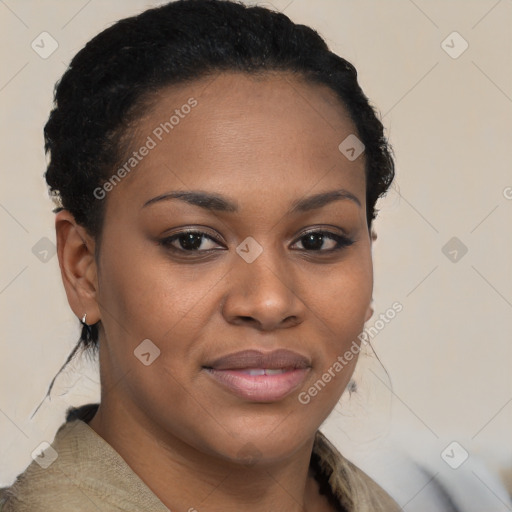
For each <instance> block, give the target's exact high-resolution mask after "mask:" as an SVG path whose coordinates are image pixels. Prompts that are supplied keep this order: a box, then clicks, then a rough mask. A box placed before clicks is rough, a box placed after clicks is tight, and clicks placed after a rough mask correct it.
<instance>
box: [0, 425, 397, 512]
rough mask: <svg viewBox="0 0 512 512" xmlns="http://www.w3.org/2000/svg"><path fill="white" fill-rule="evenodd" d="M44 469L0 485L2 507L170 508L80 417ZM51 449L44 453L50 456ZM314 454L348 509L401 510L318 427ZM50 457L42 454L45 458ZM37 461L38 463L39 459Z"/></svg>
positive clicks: (28, 510)
mask: <svg viewBox="0 0 512 512" xmlns="http://www.w3.org/2000/svg"><path fill="white" fill-rule="evenodd" d="M51 446H52V448H53V449H54V450H55V451H56V452H57V454H58V455H57V458H56V459H55V460H54V461H53V462H52V463H51V464H50V465H49V466H47V467H46V469H44V468H43V467H42V466H44V465H45V459H44V458H38V460H34V461H33V462H32V463H31V464H30V465H29V466H28V467H27V468H26V469H25V471H24V472H23V473H21V474H20V475H18V477H17V478H16V481H15V482H14V483H13V484H12V486H11V487H7V488H3V489H0V512H38V511H41V512H42V511H45V512H48V511H52V512H60V511H66V512H68V511H70V510H72V511H74V512H96V511H101V512H118V511H125V512H144V511H147V512H170V511H169V509H168V508H167V507H166V506H165V505H164V504H163V503H162V502H161V501H160V500H159V499H158V497H157V496H156V495H155V494H154V493H153V492H152V491H151V490H150V489H149V487H148V486H147V485H146V484H145V483H144V482H143V481H142V480H141V479H140V478H139V477H138V476H137V475H136V474H135V473H134V472H133V471H132V469H131V468H130V467H129V466H128V464H127V463H126V462H125V461H124V459H123V458H122V457H121V456H120V455H119V453H117V452H116V451H115V450H114V449H113V448H112V447H111V446H110V445H109V444H108V443H107V442H106V441H105V440H104V439H103V438H102V437H101V436H99V435H98V434H97V433H96V432H95V431H94V430H93V429H92V428H91V427H90V426H89V425H88V424H87V423H86V422H85V421H83V420H82V419H79V418H77V419H73V420H69V421H67V422H65V423H63V424H62V425H61V427H60V428H59V430H58V431H57V433H56V435H55V439H54V441H53V443H52V445H51ZM52 453H53V452H52V450H50V449H48V450H47V451H45V455H44V457H52ZM313 454H317V455H318V460H319V464H320V467H321V468H322V470H323V471H324V473H325V478H326V479H328V483H329V485H330V487H331V489H332V491H333V493H334V495H335V496H336V497H337V499H338V500H339V510H341V511H343V510H344V511H346V512H356V511H357V512H399V511H400V510H401V509H400V507H399V506H398V505H397V503H396V502H395V501H394V500H393V499H392V498H391V497H390V496H389V495H388V494H387V493H386V492H385V491H384V490H383V489H382V488H381V487H379V486H378V485H377V484H376V483H375V482H374V481H373V480H372V479H370V477H369V476H367V475H366V474H365V473H363V472H362V471H361V470H360V469H358V468H357V467H356V466H354V465H353V464H352V463H351V462H349V461H348V460H347V459H345V458H344V457H343V456H342V455H341V454H340V453H339V452H338V451H337V450H336V448H335V447H334V446H333V445H332V444H331V443H330V442H329V441H328V440H327V438H326V437H325V436H324V435H323V434H322V433H321V432H317V434H316V439H315V443H314V447H313ZM48 460H49V459H46V461H48ZM38 461H41V464H40V463H39V462H38Z"/></svg>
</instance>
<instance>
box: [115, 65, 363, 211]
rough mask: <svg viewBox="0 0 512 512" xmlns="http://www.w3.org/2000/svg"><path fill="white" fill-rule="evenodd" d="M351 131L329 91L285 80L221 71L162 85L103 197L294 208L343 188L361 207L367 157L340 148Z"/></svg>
mask: <svg viewBox="0 0 512 512" xmlns="http://www.w3.org/2000/svg"><path fill="white" fill-rule="evenodd" d="M355 131H356V130H355V127H354V124H353V122H352V121H351V119H350V118H349V116H348V114H347V112H346V110H345V108H344V106H343V105H342V103H341V101H340V100H339V99H338V98H337V97H336V95H335V93H334V92H333V91H332V90H330V89H329V88H328V87H327V86H324V85H318V84H312V83H309V82H306V81H305V80H304V79H302V78H300V77H297V76H294V75H293V74H291V73H284V72H279V73H266V74H265V75H262V74H260V75H247V74H243V73H218V74H216V75H211V76H208V77H206V78H203V79H201V80H197V81H195V82H191V83H188V84H182V85H180V86H172V87H167V88H164V89H161V90H160V91H159V92H158V93H156V94H155V95H154V96H153V97H152V102H151V106H150V108H148V109H147V110H146V112H145V114H144V115H143V116H142V117H141V118H140V119H138V120H137V121H136V122H135V123H134V126H133V132H132V134H131V146H130V152H129V153H128V155H127V156H126V159H125V161H124V162H123V164H125V168H126V169H128V170H129V172H126V173H124V174H125V178H123V182H122V183H120V184H119V185H118V186H116V187H115V190H113V192H112V193H111V194H110V195H109V198H108V199H109V202H110V201H113V202H115V201H116V197H117V198H118V199H119V198H120V197H121V195H122V196H123V197H124V199H125V200H126V199H127V200H129V201H130V202H131V204H132V205H135V204H138V205H142V204H144V202H146V201H147V200H148V199H151V197H154V196H158V195H159V194H162V193H165V192H168V191H172V190H196V189H203V190H210V191H212V192H218V193H222V194H224V195H228V196H233V197H238V198H240V200H239V201H238V202H243V200H244V198H245V199H251V198H252V199H257V198H258V197H259V198H260V199H262V198H263V197H264V198H265V199H271V200H272V201H278V202H283V201H288V202H290V201H291V198H292V196H302V195H304V194H306V193H307V192H308V191H312V192H318V191H323V190H325V189H326V188H340V187H343V188H346V189H349V190H350V192H352V193H354V194H355V195H358V196H359V198H360V200H361V202H362V203H363V202H364V195H365V194H364V191H365V177H364V155H361V157H360V158H357V159H356V160H354V161H350V160H348V159H347V158H346V157H345V156H344V155H343V154H342V153H341V152H340V150H339V149H338V146H339V144H340V143H341V142H342V141H343V140H344V139H346V138H347V137H348V136H350V135H353V134H354V133H355ZM144 148H147V149H144ZM134 153H137V155H136V156H134ZM142 153H144V155H142ZM130 155H131V156H130ZM127 163H128V165H126V164H127ZM123 202H125V201H124V200H123Z"/></svg>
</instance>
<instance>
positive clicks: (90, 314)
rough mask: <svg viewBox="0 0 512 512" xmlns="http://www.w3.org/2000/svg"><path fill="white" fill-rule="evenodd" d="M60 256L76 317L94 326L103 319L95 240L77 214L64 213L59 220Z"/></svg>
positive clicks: (59, 215)
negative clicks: (98, 300) (80, 223)
mask: <svg viewBox="0 0 512 512" xmlns="http://www.w3.org/2000/svg"><path fill="white" fill-rule="evenodd" d="M55 230H56V234H57V255H58V258H59V266H60V271H61V275H62V282H63V284H64V288H65V290H66V295H67V298H68V302H69V305H70V306H71V309H72V310H73V312H74V313H75V315H76V316H77V317H78V318H80V319H82V318H83V316H84V314H87V319H86V323H87V324H89V325H91V324H95V323H96V322H98V321H99V320H100V311H99V308H98V303H97V301H96V296H97V290H98V280H97V268H96V261H95V259H94V249H95V241H94V238H93V237H91V236H90V235H89V234H88V233H87V231H86V230H85V228H83V227H82V226H80V225H79V224H77V222H76V221H75V218H74V217H73V215H72V214H71V213H70V212H69V211H67V210H61V211H60V212H58V213H57V215H56V218H55Z"/></svg>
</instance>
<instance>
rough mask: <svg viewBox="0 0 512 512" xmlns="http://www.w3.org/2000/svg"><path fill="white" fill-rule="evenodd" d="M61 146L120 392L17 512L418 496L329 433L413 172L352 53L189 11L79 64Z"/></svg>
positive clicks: (72, 429) (78, 254)
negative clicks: (396, 203) (383, 244)
mask: <svg viewBox="0 0 512 512" xmlns="http://www.w3.org/2000/svg"><path fill="white" fill-rule="evenodd" d="M45 141H46V151H47V152H48V153H49V155H50V161H49V165H48V169H47V172H46V180H47V183H48V185H49V187H50V190H51V192H52V193H53V194H54V197H55V198H56V201H58V208H57V210H56V213H57V215H56V233H57V245H58V257H59V264H60V268H61V273H62V279H63V283H64V287H65V290H66V293H67V297H68V301H69V304H70V307H71V309H72V310H73V312H74V313H75V315H76V316H77V317H78V318H79V319H81V321H82V324H83V331H82V337H81V339H80V341H79V345H78V346H81V347H83V348H85V349H87V350H91V351H93V352H94V351H98V352H99V362H100V376H101V403H100V404H99V405H98V404H90V405H88V406H84V407H82V408H78V409H73V410H71V411H69V413H68V417H67V421H66V422H65V423H64V424H63V425H62V426H61V428H60V429H59V431H58V432H57V434H56V438H55V440H54V442H53V443H52V446H50V447H48V448H47V449H46V450H45V451H43V452H42V453H41V454H40V455H39V456H37V457H36V460H34V462H33V463H32V464H31V465H30V466H29V467H28V468H27V469H26V470H25V472H24V473H22V474H21V475H19V476H18V478H17V480H16V482H15V483H14V484H13V485H12V486H11V487H10V488H8V489H5V490H4V491H3V493H2V502H3V506H2V507H3V508H2V511H3V512H10V511H17V512H20V511H28V510H31V511H36V510H50V509H51V510H83V511H85V510H96V509H98V510H102V511H103V510H105V511H110V510H126V511H136V510H137V511H140V510H147V511H150V510H151V511H155V510H173V511H193V510H198V511H202V510H207V511H217V510H244V511H252V510H254V511H263V510H279V511H290V512H291V511H299V510H301V511H304V510H305V511H313V510H314V511H332V510H338V511H340V510H341V511H394V510H399V507H398V505H397V504H396V503H395V502H394V501H393V500H392V499H391V498H390V497H389V496H388V495H387V494H386V493H385V492H384V491H383V490H382V489H381V488H380V487H379V486H378V485H377V484H376V483H375V482H373V481H372V480H371V479H370V478H369V477H368V476H367V475H365V474H364V473H363V472H362V471H361V470H359V469H358V468H356V467H355V466H354V465H353V464H351V463H350V462H349V461H348V460H346V459H345V458H343V456H342V455H341V454H339V453H338V452H337V450H336V449H335V448H334V447H333V446H332V445H331V444H330V443H329V442H328V441H327V439H326V438H325V437H324V436H323V435H322V434H321V433H320V432H319V430H318V429H319V427H320V425H321V424H322V422H323V421H324V420H325V419H326V418H327V416H328V415H329V413H330V412H331V411H332V410H333V408H334V407H335V405H336V403H337V402H338V401H339V399H340V397H341V395H342V393H343V391H344V390H345V388H346V386H347V384H348V383H349V381H350V378H351V375H352V373H353V371H354V368H355V364H356V361H357V355H358V353H359V346H360V344H361V336H360V335H361V332H362V330H363V327H364V323H365V321H367V320H368V319H369V318H370V317H371V315H372V309H371V306H370V303H371V297H372V288H373V273H372V257H371V243H372V235H371V233H372V221H373V219H374V218H375V216H376V208H375V204H376V201H377V199H378V198H379V197H380V196H382V195H383V194H384V193H385V192H386V190H387V189H388V187H389V185H390V184H391V182H392V180H393V176H394V166H393V160H392V157H391V154H390V149H389V147H388V144H387V141H386V139H385V137H384V135H383V127H382V124H381V123H380V121H379V120H378V119H377V117H376V115H375V113H374V110H373V109H372V107H371V106H370V104H369V102H368V99H367V98H366V96H365V95H364V93H363V92H362V90H361V89H360V87H359V85H358V83H357V78H356V71H355V69H354V67H353V66H352V65H351V64H350V63H348V62H347V61H345V60H344V59H342V58H340V57H338V56H336V55H334V54H333V53H331V52H330V51H329V50H328V48H327V46H326V44H325V42H324V41H323V40H322V39H321V38H320V36H319V35H318V34H317V33H316V32H315V31H313V30H312V29H310V28H308V27H305V26H302V25H296V24H293V23H292V22H291V21H290V20H289V19H288V18H287V17H286V16H284V15H283V14H280V13H276V12H272V11H270V10H267V9H264V8H261V7H247V6H244V5H241V4H237V3H234V2H230V1H219V0H182V1H178V2H172V3H169V4H167V5H164V6H161V7H159V8H154V9H150V10H147V11H145V12H143V13H142V14H140V15H139V16H136V17H132V18H128V19H125V20H121V21H119V22H118V23H116V24H115V25H113V26H112V27H110V28H108V29H107V30H105V31H103V32H102V33H101V34H99V35H98V36H96V37H95V38H94V39H93V40H91V41H90V42H89V43H88V44H87V45H86V46H85V48H84V49H82V50H81V51H80V52H79V53H78V54H77V55H76V56H75V58H74V59H73V61H72V62H71V64H70V67H69V69H68V70H67V71H66V73H65V74H64V76H63V77H62V79H61V80H60V82H59V83H58V85H57V87H56V91H55V108H54V109H53V111H52V112H51V115H50V118H49V120H48V123H47V124H46V126H45ZM78 346H77V347H78ZM349 353H352V354H353V356H351V357H348V356H347V355H348V354H349ZM73 354H74V353H72V354H71V356H70V357H72V356H73ZM319 383H321V384H322V386H319Z"/></svg>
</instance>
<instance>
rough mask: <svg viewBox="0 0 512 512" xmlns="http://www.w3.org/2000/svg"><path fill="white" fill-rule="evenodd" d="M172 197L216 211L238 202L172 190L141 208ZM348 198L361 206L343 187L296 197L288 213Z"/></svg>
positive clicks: (234, 208)
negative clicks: (300, 197)
mask: <svg viewBox="0 0 512 512" xmlns="http://www.w3.org/2000/svg"><path fill="white" fill-rule="evenodd" d="M172 199H179V200H181V201H185V202H186V203H189V204H192V205H194V206H199V207H200V208H204V209H205V210H210V211H218V212H238V204H237V203H236V202H233V201H231V200H229V199H227V198H225V197H223V196H221V195H220V194H215V193H211V192H202V191H180V190H177V191H174V192H167V193H165V194H161V195H159V196H156V197H153V199H150V200H149V201H146V202H145V203H144V205H143V206H142V207H143V208H145V207H147V206H150V205H152V204H155V203H159V202H161V201H170V200H172ZM340 200H349V201H353V202H354V203H356V204H357V205H358V206H359V207H360V208H362V205H361V201H359V199H358V198H357V197H356V196H355V195H354V194H352V192H349V191H348V190H345V189H338V190H331V191H329V192H321V193H319V194H314V195H312V196H308V197H305V198H302V199H297V200H296V201H294V202H293V203H292V204H291V209H290V213H292V214H293V213H302V212H307V211H310V210H316V209H318V208H322V207H323V206H326V205H328V204H329V203H332V202H334V201H340Z"/></svg>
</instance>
